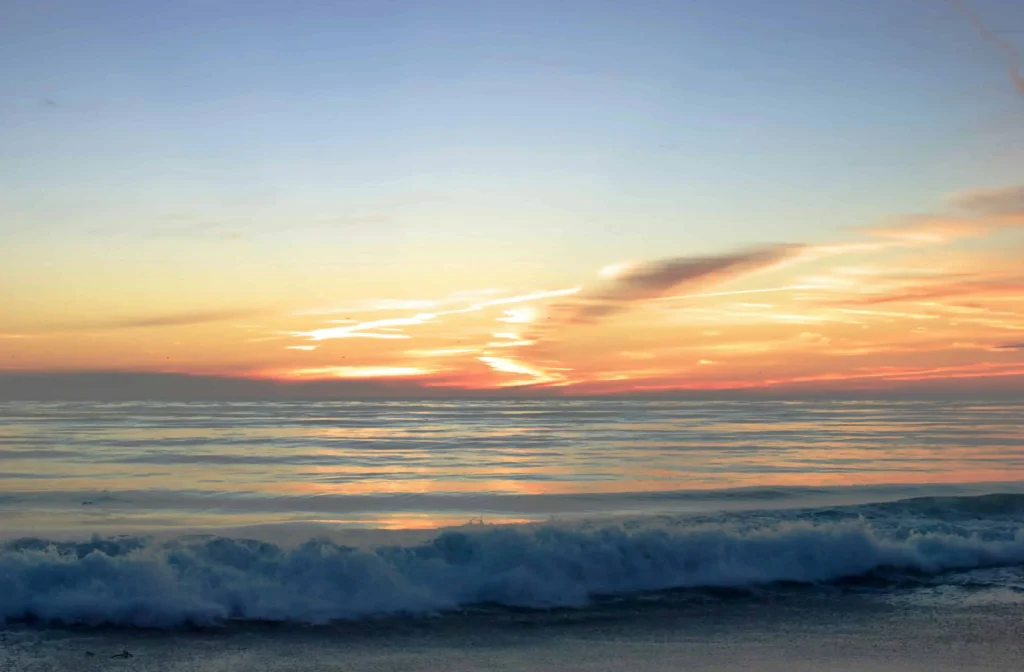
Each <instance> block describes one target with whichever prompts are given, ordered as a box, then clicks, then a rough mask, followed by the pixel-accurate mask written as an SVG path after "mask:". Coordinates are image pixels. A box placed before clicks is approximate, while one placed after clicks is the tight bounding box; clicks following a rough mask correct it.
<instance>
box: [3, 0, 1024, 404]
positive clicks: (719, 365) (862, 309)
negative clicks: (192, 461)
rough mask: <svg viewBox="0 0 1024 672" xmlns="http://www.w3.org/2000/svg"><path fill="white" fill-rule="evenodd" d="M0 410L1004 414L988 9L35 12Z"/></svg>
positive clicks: (1013, 39)
mask: <svg viewBox="0 0 1024 672" xmlns="http://www.w3.org/2000/svg"><path fill="white" fill-rule="evenodd" d="M3 15H4V19H3V21H0V82H2V85H0V175H2V176H3V177H2V178H0V397H3V398H29V397H34V396H41V397H59V396H61V395H62V394H64V393H68V394H70V395H72V396H83V395H84V396H88V394H90V391H94V392H95V393H96V394H97V395H98V396H103V394H105V393H106V392H110V390H111V389H113V388H116V387H117V386H127V387H126V388H125V389H131V391H132V393H133V394H136V395H150V394H152V395H154V396H164V395H170V396H174V395H178V394H180V396H184V397H195V396H206V395H207V394H209V395H213V396H216V395H231V394H239V395H242V396H247V395H248V394H254V395H255V394H264V393H280V394H292V393H302V394H310V395H314V396H331V395H345V396H352V395H359V394H367V395H378V394H385V395H394V396H410V395H411V396H415V395H420V394H429V395H452V396H458V395H462V394H488V393H491V392H490V391H495V393H499V392H508V393H514V394H558V395H577V394H578V395H584V394H628V393H669V392H672V391H679V392H685V393H687V394H691V393H701V392H705V393H712V392H714V393H721V392H722V391H728V390H736V391H737V392H757V391H771V392H772V393H786V392H794V393H800V394H804V393H807V392H819V391H820V392H829V393H849V392H853V391H861V392H866V393H872V394H873V393H879V394H880V393H885V392H892V391H896V390H905V391H910V392H914V391H919V392H929V391H934V390H941V391H943V392H948V393H958V392H959V393H964V394H977V393H979V391H983V392H991V393H993V394H997V395H1003V394H1015V393H1019V392H1021V391H1024V74H1022V68H1024V65H1022V63H1024V60H1022V59H1024V56H1022V53H1024V3H1021V2H1019V1H1018V0H964V1H963V2H949V1H946V0H934V1H932V0H866V1H865V2H849V1H847V0H792V1H787V2H776V3H764V2H761V0H728V1H725V2H723V1H722V0H694V1H693V2H670V1H663V2H643V1H641V2H603V1H598V0H593V1H586V2H584V1H570V2H533V1H530V0H527V1H523V2H518V1H517V2H488V1H479V0H477V1H472V2H470V1H465V2H448V1H443V0H439V1H435V2H405V1H385V0H374V1H369V0H367V1H358V2H302V1H299V2H296V3H282V2H239V1H236V0H212V1H210V0H207V1H184V2H172V3H128V2H70V1H55V2H36V1H31V2H30V1H23V0H15V1H14V2H7V3H5V4H4V11H3Z"/></svg>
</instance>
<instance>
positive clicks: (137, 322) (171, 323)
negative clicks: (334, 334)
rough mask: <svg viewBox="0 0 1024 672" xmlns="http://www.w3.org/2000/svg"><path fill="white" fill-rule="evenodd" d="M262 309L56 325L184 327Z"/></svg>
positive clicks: (71, 327)
mask: <svg viewBox="0 0 1024 672" xmlns="http://www.w3.org/2000/svg"><path fill="white" fill-rule="evenodd" d="M264 313H265V311H263V310H254V309H246V310H197V311H191V312H184V313H170V314H167V315H154V316H149V317H133V318H124V319H117V320H105V321H98V322H88V323H78V324H65V325H56V326H55V328H56V329H60V330H78V329H145V328H148V327H184V326H192V325H197V324H208V323H211V322H227V321H229V320H236V319H241V318H246V317H253V316H255V315H261V314H264Z"/></svg>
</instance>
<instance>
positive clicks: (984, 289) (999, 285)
mask: <svg viewBox="0 0 1024 672" xmlns="http://www.w3.org/2000/svg"><path fill="white" fill-rule="evenodd" d="M966 296H977V297H980V298H999V297H1007V296H1024V279H992V280H977V279H972V280H965V281H957V282H935V283H920V284H916V285H910V286H906V287H904V288H901V289H899V290H896V291H893V292H885V293H879V294H868V295H866V296H864V297H863V298H858V299H855V300H853V301H851V302H850V304H851V305H868V306H870V305H879V304H883V303H895V302H899V301H926V300H934V299H947V298H953V297H966Z"/></svg>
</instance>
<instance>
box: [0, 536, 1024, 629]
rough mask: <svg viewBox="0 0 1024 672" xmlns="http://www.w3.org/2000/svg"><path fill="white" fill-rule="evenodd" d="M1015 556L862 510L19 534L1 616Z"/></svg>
mask: <svg viewBox="0 0 1024 672" xmlns="http://www.w3.org/2000/svg"><path fill="white" fill-rule="evenodd" d="M1022 563H1024V531H1022V530H1020V529H1015V530H1013V531H1012V532H1011V533H1010V534H1004V535H1002V536H1000V537H998V538H987V537H983V536H979V535H960V534H951V533H934V532H933V533H924V532H921V533H911V534H903V535H901V536H899V537H893V536H887V535H886V534H885V533H884V532H881V531H879V530H878V529H876V528H875V527H873V526H872V525H871V524H870V523H868V522H867V521H865V520H852V521H840V522H833V523H829V524H817V525H816V524H811V523H807V522H796V523H787V524H783V525H778V526H771V527H766V528H762V529H753V530H750V529H746V530H739V529H731V528H727V527H724V526H709V527H702V528H692V529H686V530H672V531H669V530H663V529H655V530H641V531H627V530H624V529H622V528H605V529H599V530H581V529H571V528H565V527H558V526H543V527H521V528H515V527H496V528H489V529H479V530H467V529H456V530H449V531H445V532H442V533H440V534H439V535H438V536H436V537H435V538H433V539H432V540H431V541H428V542H426V543H419V544H414V545H389V546H379V547H375V548H369V549H366V548H354V547H349V546H343V545H339V544H337V543H334V542H331V541H328V540H325V539H310V540H308V541H306V542H305V543H302V544H300V545H298V546H294V547H285V546H280V545H276V544H273V543H269V542H261V541H254V540H247V539H236V538H228V537H183V538H178V539H175V540H171V541H162V542H156V541H153V540H149V539H146V538H138V537H131V538H114V539H100V538H94V539H93V540H91V541H88V542H77V543H71V542H63V543H57V542H48V541H45V540H40V539H22V540H18V541H13V542H9V543H7V544H5V545H4V546H2V547H0V619H5V620H22V619H29V620H37V621H41V622H44V623H79V624H116V625H121V626H137V627H174V626H179V625H183V624H189V623H191V624H198V625H214V624H220V623H224V622H225V621H228V620H232V619H244V620H266V621H281V622H301V623H325V622H329V621H331V620H336V619H355V618H362V617H368V616H374V615H385V614H401V613H405V614H408V613H427V612H437V611H443V610H452V609H458V608H461V607H466V606H470V605H474V604H483V603H491V604H497V605H505V606H510V607H532V608H550V607H560V606H583V605H586V604H587V603H588V602H589V601H591V600H592V599H594V598H595V597H597V596H605V595H629V594H631V593H637V592H646V591H653V590H663V589H672V588H692V587H707V588H745V587H753V586H758V585H766V584H772V583H776V582H787V583H789V582H796V583H825V582H834V581H841V580H848V579H850V578H856V577H867V576H871V575H872V574H874V573H878V572H881V571H883V570H884V571H893V570H897V571H909V572H916V573H921V574H928V575H936V574H940V573H942V572H946V571H949V570H963V569H975V568H982V567H1006V566H1012V565H1017V564H1022Z"/></svg>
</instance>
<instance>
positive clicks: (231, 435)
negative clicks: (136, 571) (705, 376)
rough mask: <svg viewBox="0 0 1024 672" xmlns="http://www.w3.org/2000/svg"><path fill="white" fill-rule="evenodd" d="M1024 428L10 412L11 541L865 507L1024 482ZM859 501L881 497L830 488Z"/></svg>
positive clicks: (861, 413) (890, 421) (619, 406)
mask: <svg viewBox="0 0 1024 672" xmlns="http://www.w3.org/2000/svg"><path fill="white" fill-rule="evenodd" d="M1022 419H1024V405H1021V404H1010V403H1005V404H988V403H986V404H980V403H936V402H913V403H908V402H904V403H894V402H872V403H866V402H828V403H825V402H823V403H814V402H810V403H782V402H728V403H726V402H720V403H707V402H699V403H698V402H677V401H658V402H650V401H608V400H599V401H500V402H499V401H443V402H438V401H430V402H380V403H370V402H324V403H181V404H174V403H114V404H112V403H4V404H0V493H2V495H0V515H2V516H3V518H4V520H5V523H6V525H5V527H6V528H7V529H8V530H27V529H33V530H37V529H40V528H50V529H57V528H73V529H85V528H95V529H98V530H111V529H126V530H127V529H150V528H160V527H179V526H229V525H249V524H257V523H260V524H265V523H278V522H294V521H331V522H339V523H344V524H347V525H353V526H364V527H388V528H414V527H434V526H440V525H447V524H453V523H462V522H466V521H467V520H469V519H470V518H475V517H481V516H482V517H483V518H484V520H485V521H487V522H492V521H494V522H498V521H525V520H539V519H546V518H549V517H552V516H555V517H566V516H570V517H571V516H581V515H634V514H638V513H647V514H666V513H668V514H671V513H676V512H685V511H689V510H695V509H701V508H708V507H713V508H721V507H723V506H726V505H727V504H731V505H740V504H742V502H743V501H746V500H749V499H753V500H757V501H761V502H765V503H768V504H770V503H772V502H774V501H775V500H778V499H784V498H785V497H784V493H786V492H789V494H799V495H801V496H809V493H815V494H817V495H818V496H819V497H824V496H826V495H828V494H831V495H832V496H834V497H840V496H842V495H843V493H845V494H846V495H851V496H852V495H853V494H854V493H857V492H861V493H862V494H861V495H858V496H859V497H860V500H861V501H866V500H871V499H880V498H896V497H898V496H900V495H907V494H922V493H923V494H929V493H931V492H933V491H934V492H949V491H950V490H948V488H947V489H943V488H937V487H936V488H933V487H931V486H932V485H938V484H954V483H980V482H997V481H1017V480H1024V422H1022ZM900 484H903V485H908V486H913V485H916V486H917V487H916V488H900V487H895V486H896V485H900ZM850 485H854V486H880V487H874V488H866V489H865V488H861V490H857V489H856V488H855V489H853V490H849V491H847V490H834V489H833V488H835V487H836V486H850ZM881 486H888V487H881ZM793 487H797V488H798V489H797V490H793V491H791V492H790V491H787V490H786V489H787V488H793ZM800 487H803V488H813V490H801V489H799V488H800ZM734 488H755V489H754V490H752V491H740V492H738V493H737V492H721V491H722V490H729V489H734ZM1004 490H1005V488H1004ZM962 491H963V492H973V491H972V490H970V489H967V490H962ZM979 492H981V490H979ZM864 493H867V494H864ZM737 502H738V503H737Z"/></svg>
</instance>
